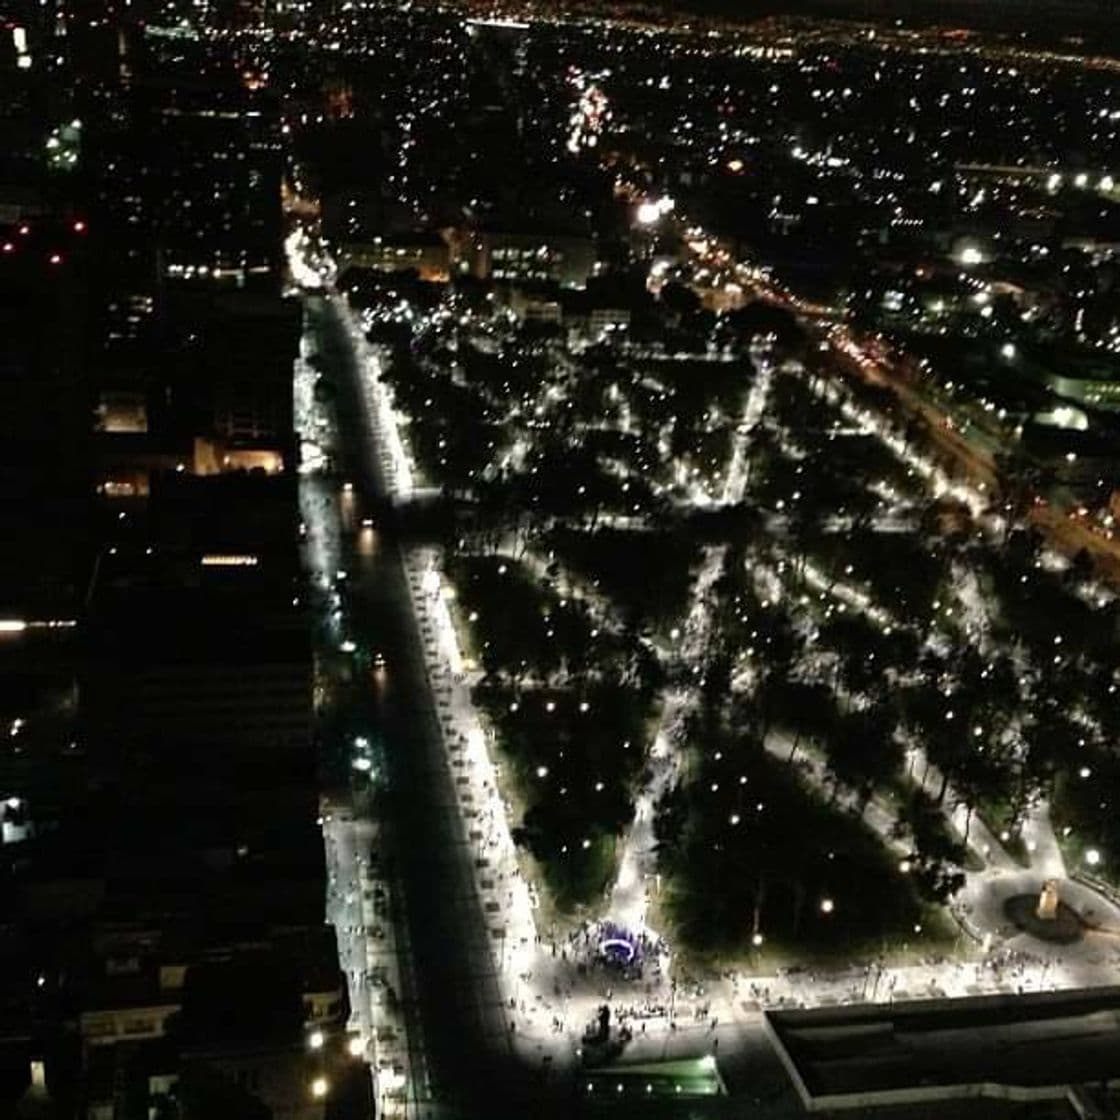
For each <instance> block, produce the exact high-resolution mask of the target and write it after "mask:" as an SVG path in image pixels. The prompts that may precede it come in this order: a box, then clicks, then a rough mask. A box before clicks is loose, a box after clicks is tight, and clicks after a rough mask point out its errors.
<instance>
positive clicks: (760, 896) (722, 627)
mask: <svg viewBox="0 0 1120 1120" xmlns="http://www.w3.org/2000/svg"><path fill="white" fill-rule="evenodd" d="M678 302H679V303H680V304H682V305H685V306H687V300H678ZM460 310H461V309H459V308H454V309H442V310H437V311H436V312H435V313H429V314H426V315H423V316H421V317H420V319H419V323H420V326H419V328H418V329H416V328H414V342H413V344H412V345H411V346H409V347H401V346H396V347H394V346H391V345H386V346H385V347H384V349H383V353H384V355H385V363H384V372H385V378H386V380H387V382H388V383H389V385H391V386H392V391H393V400H394V409H395V410H396V411H397V412H398V413H399V415H400V416H401V419H402V420H403V422H404V423H403V431H404V432H405V434H406V439H407V443H408V446H409V449H410V451H411V453H412V455H414V456H415V465H416V470H417V472H418V475H419V476H420V477H422V478H423V479H424V480H426V481H428V482H429V483H430V484H432V485H434V486H438V487H439V488H441V490H442V491H443V493H444V494H445V495H448V496H449V501H448V504H447V516H446V518H445V521H444V524H443V526H442V532H443V534H444V540H443V541H442V542H441V543H442V544H444V545H445V548H444V552H443V555H444V561H443V576H444V579H445V591H444V594H445V595H446V596H447V597H449V598H450V599H451V612H452V616H453V618H454V621H455V625H456V631H457V634H458V638H459V641H460V642H461V645H462V647H463V650H464V655H465V659H466V660H465V665H466V673H467V675H468V676H469V677H470V680H471V682H472V685H473V698H474V701H475V703H476V705H477V706H478V708H479V710H480V711H481V713H482V714H483V718H484V723H485V725H486V727H487V728H488V730H489V732H490V733H491V734H492V735H493V737H494V741H495V742H496V744H497V746H498V755H499V757H500V760H501V764H502V788H503V793H504V795H505V796H506V798H507V799H508V802H509V804H510V806H511V808H512V809H513V816H514V818H515V819H514V820H513V821H512V822H511V825H512V831H513V836H514V838H515V840H516V842H517V844H518V846H519V848H520V849H521V850H522V852H523V853H524V855H525V856H526V857H528V858H529V860H530V862H531V864H532V866H533V869H534V870H533V874H534V876H536V877H539V879H540V880H541V881H542V883H543V884H544V885H545V886H546V888H547V890H546V891H545V907H546V910H547V912H548V913H549V915H550V917H554V918H555V920H557V921H559V922H563V921H565V920H570V919H571V918H572V917H573V916H580V917H583V916H600V915H602V916H607V910H608V908H609V907H608V904H609V901H610V899H611V896H612V892H613V890H614V886H615V880H616V878H617V876H618V874H619V869H620V867H621V866H622V864H623V862H624V849H625V847H626V845H627V843H628V837H630V836H631V835H632V834H634V833H636V832H638V831H639V829H637V828H636V818H637V817H639V816H640V815H641V814H642V813H643V812H649V813H650V814H651V816H652V835H653V839H654V845H653V847H654V852H653V853H652V857H653V858H649V859H644V860H643V861H642V866H643V872H644V873H648V874H645V878H647V879H648V881H649V882H648V885H649V887H650V889H651V890H653V889H654V887H653V885H654V884H657V888H656V890H655V893H656V898H655V899H654V900H653V903H654V905H655V907H656V910H657V914H658V919H659V922H664V923H665V924H666V928H668V929H671V930H672V931H673V935H674V941H675V942H676V943H679V944H682V945H684V946H687V947H690V948H692V949H694V950H696V951H699V952H702V953H704V952H712V953H717V954H720V955H724V954H731V955H732V956H735V955H738V954H741V953H743V952H744V951H749V950H758V949H759V948H760V946H762V945H764V944H765V945H766V946H767V947H769V946H773V947H774V948H775V949H779V948H780V949H781V950H783V951H786V952H793V953H795V954H804V953H805V952H810V953H818V952H819V953H822V954H825V955H828V954H831V953H837V952H839V953H842V954H849V955H850V954H853V953H855V954H859V953H860V952H866V951H867V950H868V949H869V948H871V947H878V950H879V951H881V950H882V949H883V947H888V948H891V949H899V948H901V947H902V946H904V945H905V946H907V947H911V946H914V945H915V944H919V943H924V944H927V945H930V946H944V945H946V944H951V943H953V942H954V941H955V940H956V939H957V937H958V934H959V930H958V929H957V926H956V924H955V923H954V922H953V921H951V920H949V919H948V913H949V909H950V903H951V902H952V901H953V900H954V899H955V898H957V897H958V895H959V893H960V892H961V889H962V888H963V887H964V885H965V882H966V878H967V876H968V875H969V874H970V873H973V874H979V873H981V872H982V871H983V870H984V869H985V868H987V867H990V866H991V865H992V864H993V862H995V863H997V864H998V863H1000V862H1003V861H1006V863H1007V865H1008V867H1015V868H1021V869H1029V868H1031V867H1032V865H1033V864H1034V863H1035V862H1037V860H1038V858H1039V852H1040V850H1041V849H1045V852H1044V854H1045V855H1046V857H1047V859H1049V860H1050V861H1051V864H1052V863H1053V862H1054V861H1062V863H1063V864H1064V863H1065V862H1066V861H1068V865H1069V866H1071V867H1073V868H1075V869H1077V871H1078V873H1082V872H1084V873H1091V874H1092V875H1093V876H1094V877H1100V878H1102V879H1107V877H1108V874H1109V859H1108V857H1107V855H1106V853H1108V852H1110V851H1113V850H1115V847H1114V841H1115V837H1114V836H1113V835H1112V831H1113V829H1114V828H1115V825H1113V824H1112V823H1111V814H1110V812H1109V809H1108V805H1109V796H1108V788H1107V787H1108V784H1109V783H1110V781H1114V780H1115V775H1116V774H1117V768H1116V763H1115V760H1114V758H1113V755H1112V750H1111V742H1112V738H1113V735H1112V730H1113V728H1112V724H1113V722H1114V720H1115V716H1114V715H1113V714H1112V704H1111V703H1110V700H1111V697H1112V694H1113V693H1114V691H1115V684H1114V682H1113V664H1112V661H1111V659H1110V658H1111V655H1110V652H1109V647H1110V645H1111V642H1112V637H1113V634H1114V632H1115V601H1114V597H1113V595H1112V593H1111V592H1110V591H1109V590H1108V589H1106V588H1104V587H1102V586H1099V585H1098V584H1097V583H1096V582H1095V581H1094V580H1093V579H1092V577H1091V575H1089V574H1087V573H1085V572H1084V571H1083V570H1082V568H1081V566H1080V565H1077V564H1075V565H1072V566H1071V565H1066V564H1064V563H1062V562H1060V561H1059V560H1058V559H1057V558H1056V557H1054V556H1052V555H1050V554H1049V553H1047V552H1046V550H1045V549H1044V548H1042V547H1041V542H1040V541H1039V540H1038V539H1037V538H1036V537H1034V536H1033V535H1032V534H1031V533H1030V532H1029V531H1028V530H1026V529H1024V528H1022V527H1021V526H1019V525H1017V524H1016V523H1015V521H1014V520H1013V518H1012V517H1011V516H1010V514H1009V512H1008V511H1007V510H1005V509H1004V507H1003V506H1002V505H1001V503H1000V502H999V500H998V499H997V498H996V497H995V496H994V495H991V496H989V495H981V494H979V493H978V492H977V491H975V490H971V489H970V488H969V487H968V486H967V485H966V484H965V483H963V482H954V481H953V480H952V479H950V478H948V477H946V475H945V473H944V471H943V470H942V469H941V468H940V466H939V465H938V464H937V463H936V462H933V461H931V460H930V459H929V458H928V457H926V456H925V455H924V454H923V451H922V450H921V448H920V447H919V446H918V444H917V439H916V438H915V436H914V433H912V432H908V431H907V430H906V425H905V424H904V423H903V422H902V421H901V420H900V419H897V418H895V417H892V416H891V415H890V412H889V411H887V412H884V411H883V405H884V401H883V400H881V399H873V397H872V395H871V394H870V393H869V392H868V391H867V390H865V389H862V388H861V387H860V386H858V385H856V384H853V383H851V382H842V381H841V380H840V379H838V378H837V376H836V375H835V374H830V372H829V371H828V370H827V369H826V368H825V367H824V363H823V362H822V361H820V360H819V359H818V358H817V356H816V355H815V354H812V353H811V351H810V347H809V346H808V345H807V340H806V339H805V338H804V337H801V336H800V332H799V328H798V326H797V324H796V323H795V322H794V321H793V320H792V317H789V318H783V317H782V316H781V315H780V314H776V312H777V309H775V308H772V307H765V306H763V307H759V308H757V309H755V308H752V307H748V308H746V309H745V311H743V312H741V313H734V314H732V315H730V316H725V317H723V320H726V321H723V320H721V321H720V322H719V323H717V324H716V327H715V329H714V330H713V329H712V328H711V326H710V324H705V325H704V326H701V325H698V324H693V323H691V322H690V321H689V318H688V316H689V314H691V315H692V316H694V317H696V318H699V317H700V316H701V314H702V313H701V312H700V311H699V310H698V308H696V307H693V308H692V310H691V312H688V311H685V312H683V313H676V314H675V315H674V317H673V318H674V326H673V335H674V337H673V339H672V344H673V345H676V346H678V347H679V346H680V345H681V343H682V339H684V340H690V341H691V342H692V345H691V347H690V349H689V351H688V352H687V353H686V354H685V355H683V356H682V355H681V354H680V352H679V351H669V350H668V348H667V345H666V339H665V338H664V337H662V338H658V339H651V340H648V341H637V342H635V341H633V340H630V341H627V342H625V343H601V344H595V345H585V346H579V347H575V346H572V345H569V344H568V343H567V342H566V341H565V340H564V339H562V338H560V337H558V336H557V335H556V334H555V333H551V334H550V333H549V332H545V331H542V330H541V329H540V328H539V327H536V326H533V325H530V326H522V325H519V324H517V323H516V322H514V321H513V320H512V317H510V316H507V315H505V314H504V313H502V312H497V313H495V312H492V311H490V310H489V309H487V310H484V311H483V312H482V313H481V314H480V313H479V312H478V311H472V310H469V309H468V310H466V313H465V314H460V313H458V312H459V311H460ZM667 314H668V313H667ZM372 318H373V316H372V315H370V316H369V319H372ZM775 327H776V328H777V329H773V328H775ZM759 328H770V329H769V330H767V332H766V334H761V333H758V329H759ZM705 329H706V332H707V333H703V332H704V331H705ZM669 355H672V356H669ZM731 491H734V493H731ZM659 736H661V737H666V736H667V737H668V740H669V741H670V742H671V748H672V751H671V753H672V755H673V760H672V764H671V770H672V777H671V780H668V781H666V780H665V779H664V777H662V778H661V780H660V781H659V780H658V777H657V776H656V775H655V774H654V773H653V771H652V768H651V765H650V754H651V748H652V747H653V745H654V743H655V742H656V741H657V740H658V737H659ZM651 785H656V786H657V789H658V797H657V798H656V801H655V802H653V803H652V804H647V802H648V796H646V795H648V791H649V787H650V786H651ZM646 855H649V853H646Z"/></svg>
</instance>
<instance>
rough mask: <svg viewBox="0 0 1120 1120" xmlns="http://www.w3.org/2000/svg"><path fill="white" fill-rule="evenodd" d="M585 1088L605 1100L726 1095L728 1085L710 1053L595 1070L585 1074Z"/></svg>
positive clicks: (584, 1089) (584, 1093) (587, 1091)
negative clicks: (695, 1056)
mask: <svg viewBox="0 0 1120 1120" xmlns="http://www.w3.org/2000/svg"><path fill="white" fill-rule="evenodd" d="M582 1089H583V1095H584V1096H587V1097H600V1098H602V1099H604V1100H612V1099H619V1098H622V1099H627V1098H629V1099H633V1098H634V1097H650V1098H655V1097H722V1096H726V1095H727V1087H726V1086H725V1085H724V1083H723V1078H722V1077H720V1075H719V1068H718V1066H717V1065H716V1060H715V1058H714V1057H712V1055H711V1054H705V1055H704V1056H703V1057H701V1058H685V1059H681V1060H677V1061H670V1062H644V1063H642V1064H641V1065H630V1066H615V1067H612V1068H610V1069H601V1070H595V1071H594V1072H592V1073H588V1074H586V1075H585V1077H584V1079H583V1085H582Z"/></svg>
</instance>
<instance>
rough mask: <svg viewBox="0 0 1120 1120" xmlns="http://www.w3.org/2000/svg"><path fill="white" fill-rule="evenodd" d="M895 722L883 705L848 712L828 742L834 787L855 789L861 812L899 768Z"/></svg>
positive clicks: (899, 751) (899, 748) (899, 758)
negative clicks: (877, 790) (878, 789)
mask: <svg viewBox="0 0 1120 1120" xmlns="http://www.w3.org/2000/svg"><path fill="white" fill-rule="evenodd" d="M894 732H895V719H894V715H893V713H892V712H891V711H890V709H889V708H887V707H886V706H885V705H878V706H876V707H872V708H868V709H865V710H864V711H859V712H849V713H848V714H847V715H845V716H844V717H843V718H842V719H841V720H840V721H839V723H838V724H837V726H836V730H835V731H834V733H833V735H832V736H831V737H830V739H829V742H828V768H829V771H830V772H831V774H832V777H833V779H834V782H835V784H836V788H837V789H838V788H839V786H841V785H846V786H849V787H851V788H852V789H854V790H855V792H856V796H857V798H858V799H859V803H860V810H861V812H862V811H863V810H864V809H866V808H867V803H868V802H869V801H870V800H871V797H872V795H873V794H874V792H875V790H876V788H877V787H879V786H881V785H883V784H884V783H886V782H888V781H889V780H890V779H891V778H893V777H894V775H895V774H897V773H898V770H899V768H900V766H901V765H902V754H903V752H902V747H901V745H900V744H899V742H898V740H897V739H896V738H895V734H894Z"/></svg>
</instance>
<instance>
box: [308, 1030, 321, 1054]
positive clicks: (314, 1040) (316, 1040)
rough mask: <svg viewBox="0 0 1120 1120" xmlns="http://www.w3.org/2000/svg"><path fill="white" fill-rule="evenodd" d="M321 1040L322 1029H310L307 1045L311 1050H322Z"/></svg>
mask: <svg viewBox="0 0 1120 1120" xmlns="http://www.w3.org/2000/svg"><path fill="white" fill-rule="evenodd" d="M323 1042H324V1038H323V1032H322V1031H312V1032H311V1033H310V1034H309V1035H308V1036H307V1045H308V1046H310V1047H311V1049H312V1050H322V1049H323Z"/></svg>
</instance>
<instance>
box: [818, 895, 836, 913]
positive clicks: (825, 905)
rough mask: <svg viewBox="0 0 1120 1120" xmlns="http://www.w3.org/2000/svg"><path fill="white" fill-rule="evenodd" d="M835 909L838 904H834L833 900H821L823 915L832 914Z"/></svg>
mask: <svg viewBox="0 0 1120 1120" xmlns="http://www.w3.org/2000/svg"><path fill="white" fill-rule="evenodd" d="M835 909H836V903H835V902H833V901H832V899H831V898H822V899H821V913H822V914H831V913H832V911H833V910H835Z"/></svg>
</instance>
